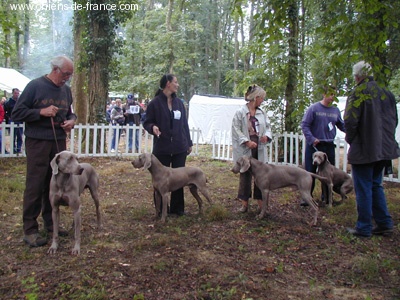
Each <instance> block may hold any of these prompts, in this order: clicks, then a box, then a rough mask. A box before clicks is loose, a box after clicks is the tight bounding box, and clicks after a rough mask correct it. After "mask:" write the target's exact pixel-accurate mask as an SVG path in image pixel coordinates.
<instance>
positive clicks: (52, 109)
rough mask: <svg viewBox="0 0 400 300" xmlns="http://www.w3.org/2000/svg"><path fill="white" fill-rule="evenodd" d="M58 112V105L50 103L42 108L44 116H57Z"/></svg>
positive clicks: (41, 112) (41, 111) (41, 113)
mask: <svg viewBox="0 0 400 300" xmlns="http://www.w3.org/2000/svg"><path fill="white" fill-rule="evenodd" d="M57 112H58V107H57V106H54V105H50V106H49V107H46V108H42V109H41V110H40V115H41V116H43V117H55V116H56V114H57Z"/></svg>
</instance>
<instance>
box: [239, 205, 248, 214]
mask: <svg viewBox="0 0 400 300" xmlns="http://www.w3.org/2000/svg"><path fill="white" fill-rule="evenodd" d="M248 210H249V207H248V206H246V205H242V207H241V208H240V209H239V212H240V213H247V211H248Z"/></svg>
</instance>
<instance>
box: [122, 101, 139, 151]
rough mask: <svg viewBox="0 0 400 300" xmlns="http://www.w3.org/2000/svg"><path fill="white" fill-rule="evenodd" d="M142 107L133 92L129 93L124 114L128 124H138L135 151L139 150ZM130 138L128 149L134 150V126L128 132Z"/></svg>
mask: <svg viewBox="0 0 400 300" xmlns="http://www.w3.org/2000/svg"><path fill="white" fill-rule="evenodd" d="M141 112H142V109H141V107H140V105H139V104H138V103H137V102H136V101H135V97H134V96H133V94H129V95H128V97H127V98H126V104H125V109H124V116H125V120H126V125H129V126H132V127H133V126H134V125H135V126H136V129H135V151H136V153H138V152H139V127H140V115H141ZM127 134H128V136H129V138H128V151H129V152H131V151H132V140H133V128H129V130H128V132H127Z"/></svg>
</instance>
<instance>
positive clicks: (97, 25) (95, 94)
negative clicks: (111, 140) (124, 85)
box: [88, 10, 111, 124]
mask: <svg viewBox="0 0 400 300" xmlns="http://www.w3.org/2000/svg"><path fill="white" fill-rule="evenodd" d="M90 15H91V18H90V19H91V30H92V32H91V34H92V41H93V45H92V47H93V49H95V53H93V54H92V57H91V59H90V65H89V74H88V75H89V79H88V95H89V99H88V100H89V101H88V102H89V103H88V104H89V116H88V122H89V123H90V124H94V123H102V122H104V120H105V112H106V104H107V98H108V69H109V64H110V57H111V53H109V50H110V43H107V42H105V39H106V38H109V37H107V35H108V32H107V31H106V30H107V28H109V27H110V26H111V24H110V18H109V16H108V11H106V10H98V11H91V12H90Z"/></svg>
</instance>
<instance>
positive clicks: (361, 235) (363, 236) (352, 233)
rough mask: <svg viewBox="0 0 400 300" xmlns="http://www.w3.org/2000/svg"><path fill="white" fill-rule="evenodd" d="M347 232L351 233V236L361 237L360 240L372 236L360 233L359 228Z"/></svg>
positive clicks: (348, 229) (349, 229)
mask: <svg viewBox="0 0 400 300" xmlns="http://www.w3.org/2000/svg"><path fill="white" fill-rule="evenodd" d="M347 232H348V233H350V234H351V235H354V236H355V237H360V238H370V237H371V235H368V234H365V233H362V232H360V231H358V229H357V228H347Z"/></svg>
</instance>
